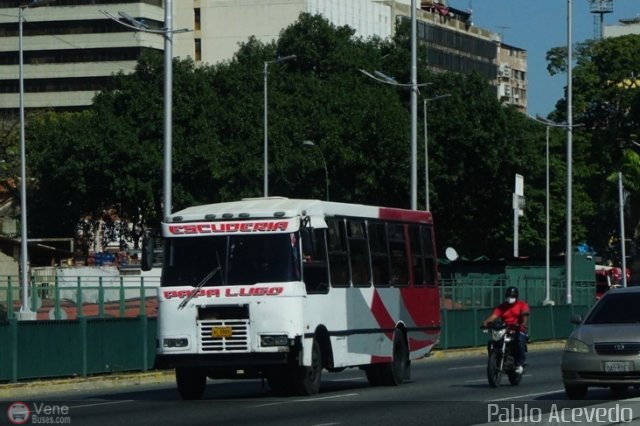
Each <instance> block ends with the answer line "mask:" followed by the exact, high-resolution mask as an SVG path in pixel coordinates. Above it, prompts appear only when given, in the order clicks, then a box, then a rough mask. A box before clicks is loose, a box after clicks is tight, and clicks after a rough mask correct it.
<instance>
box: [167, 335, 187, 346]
mask: <svg viewBox="0 0 640 426" xmlns="http://www.w3.org/2000/svg"><path fill="white" fill-rule="evenodd" d="M187 346H189V340H188V339H187V338H186V337H178V338H165V339H162V347H164V348H186V347H187Z"/></svg>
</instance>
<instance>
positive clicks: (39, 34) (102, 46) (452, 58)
mask: <svg viewBox="0 0 640 426" xmlns="http://www.w3.org/2000/svg"><path fill="white" fill-rule="evenodd" d="M22 1H23V0H0V111H2V110H7V109H17V108H18V102H19V93H18V71H19V66H18V42H19V37H18V6H19V5H20V4H22ZM43 3H44V2H43ZM417 4H418V6H419V10H418V11H417V19H418V34H417V36H418V40H419V42H420V43H426V44H427V51H428V54H427V58H426V62H427V64H428V66H429V67H430V68H431V69H432V70H435V71H453V72H471V71H477V72H479V73H481V74H483V75H485V76H486V77H487V78H488V80H489V81H491V82H492V84H494V86H495V87H496V96H498V97H499V99H501V100H502V101H503V102H505V103H507V104H512V105H515V106H516V107H518V108H519V109H521V110H523V111H524V110H525V109H526V98H527V96H526V91H527V82H526V75H527V74H526V51H524V50H522V49H519V48H516V47H513V46H508V45H505V44H503V43H502V42H501V41H500V36H499V35H498V34H496V33H493V32H491V31H488V30H485V29H482V28H478V27H476V26H474V25H473V23H472V21H471V18H472V15H471V11H463V10H458V9H455V8H453V7H449V6H447V4H446V1H445V0H417ZM410 5H411V0H174V1H173V8H174V11H173V28H174V29H176V28H188V29H192V30H193V31H190V32H185V33H179V34H175V35H174V43H173V46H174V48H173V53H174V56H176V57H182V58H186V57H191V58H193V59H194V60H195V61H196V63H208V64H214V63H217V62H220V61H224V60H230V59H231V58H232V57H233V54H234V53H235V52H236V51H237V49H238V45H239V43H241V42H245V41H247V40H248V38H249V37H250V36H255V37H256V38H257V39H258V40H261V41H263V42H265V43H268V42H271V41H272V40H276V39H277V38H278V36H279V33H280V31H282V30H283V29H284V28H286V27H287V26H288V25H290V24H292V23H293V22H295V21H296V19H297V18H298V17H299V15H300V13H303V12H306V13H310V14H320V15H322V16H324V17H325V18H327V19H328V20H329V21H331V22H332V23H333V24H335V25H349V26H350V27H352V28H354V29H355V31H356V35H357V36H360V37H363V38H367V37H371V36H374V35H375V36H378V37H381V38H387V37H390V36H392V35H393V34H394V32H395V29H396V26H397V23H398V22H399V21H400V20H402V19H408V18H409V17H410V15H411V7H410ZM163 6H164V1H163V0H146V1H130V0H118V1H117V2H116V1H114V0H55V1H54V2H50V3H47V4H43V5H42V6H40V7H29V8H25V9H24V15H25V20H24V29H23V42H24V43H23V51H24V67H23V70H24V81H25V86H24V87H25V106H26V108H47V107H51V108H67V109H71V108H82V107H84V106H87V105H89V104H90V103H91V101H92V98H93V96H94V95H95V93H96V92H97V91H99V90H100V89H101V88H102V87H104V85H105V84H106V82H107V81H108V80H109V78H110V76H111V75H112V74H114V73H117V72H120V71H122V72H125V73H126V72H131V71H132V70H133V69H134V67H135V64H136V61H137V59H138V57H139V55H140V53H141V52H142V51H143V50H144V49H155V50H159V51H162V50H163V48H164V45H163V38H162V35H159V34H152V33H145V32H136V31H135V30H133V29H131V28H127V27H125V26H123V25H121V24H119V23H117V22H114V21H113V20H112V19H110V18H109V17H108V16H107V15H106V14H105V13H104V12H108V13H111V14H112V15H114V16H118V13H119V12H124V13H126V14H127V15H128V16H131V17H133V18H135V19H137V20H141V21H143V22H144V23H145V24H146V25H148V26H149V27H151V28H156V29H160V28H162V26H163V20H164V10H163ZM507 70H510V76H508V75H507V74H508V72H507Z"/></svg>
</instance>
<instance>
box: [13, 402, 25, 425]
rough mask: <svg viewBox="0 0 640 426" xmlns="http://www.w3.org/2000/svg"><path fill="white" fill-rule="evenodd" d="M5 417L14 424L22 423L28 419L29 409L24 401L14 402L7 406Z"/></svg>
mask: <svg viewBox="0 0 640 426" xmlns="http://www.w3.org/2000/svg"><path fill="white" fill-rule="evenodd" d="M7 417H8V418H9V421H10V422H11V423H13V424H14V425H23V424H25V423H27V422H28V421H29V418H30V417H31V410H29V406H28V405H27V404H25V403H24V402H14V403H13V404H11V405H9V408H7Z"/></svg>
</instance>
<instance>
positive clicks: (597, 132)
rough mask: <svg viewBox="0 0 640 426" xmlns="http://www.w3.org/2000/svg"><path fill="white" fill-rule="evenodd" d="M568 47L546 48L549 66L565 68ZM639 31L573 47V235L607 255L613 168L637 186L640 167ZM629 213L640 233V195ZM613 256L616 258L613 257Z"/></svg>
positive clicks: (612, 224) (560, 113)
mask: <svg viewBox="0 0 640 426" xmlns="http://www.w3.org/2000/svg"><path fill="white" fill-rule="evenodd" d="M564 53H566V49H562V48H556V49H552V51H550V52H549V53H548V54H547V58H548V59H549V60H550V65H549V69H550V72H552V73H554V72H562V71H566V60H564V59H563V55H564ZM639 68H640V36H638V35H627V36H622V37H614V38H606V39H602V40H597V41H596V40H591V41H588V42H585V43H583V44H580V45H577V47H576V64H575V66H574V69H573V75H574V79H573V104H572V106H573V111H574V122H576V123H580V124H581V125H583V126H584V127H582V128H576V136H577V137H576V140H575V142H574V144H573V146H574V165H575V166H574V171H575V175H574V185H575V186H574V203H573V204H574V208H575V212H574V230H575V236H574V241H581V240H587V241H589V243H590V244H592V245H594V246H596V247H597V248H598V251H599V253H600V254H603V255H606V250H607V241H608V240H609V237H610V235H611V234H617V233H618V228H619V226H618V224H619V220H618V197H617V193H618V190H617V173H618V171H623V173H624V176H625V179H624V180H625V182H626V187H627V189H631V190H633V191H634V192H635V188H637V184H638V176H640V169H638V168H637V166H638V163H637V161H636V160H637V158H636V155H635V154H634V153H633V150H634V149H636V148H635V146H634V145H633V144H632V142H631V141H633V140H635V139H636V138H637V135H638V133H639V126H640V108H639V105H640V92H639V91H638V85H637V82H636V79H637V77H636V76H637V73H638V69H639ZM552 117H553V119H554V120H559V121H563V120H565V119H566V98H565V99H561V100H560V101H558V103H557V106H556V111H555V112H554V113H553V114H552ZM630 200H631V201H630V209H629V215H630V216H631V218H632V221H633V223H634V226H635V228H636V231H635V232H634V234H635V237H636V238H637V237H638V231H637V229H638V225H637V223H638V220H639V218H640V201H639V200H638V196H637V195H636V194H634V193H632V194H631V197H630ZM614 260H615V261H617V260H618V259H614Z"/></svg>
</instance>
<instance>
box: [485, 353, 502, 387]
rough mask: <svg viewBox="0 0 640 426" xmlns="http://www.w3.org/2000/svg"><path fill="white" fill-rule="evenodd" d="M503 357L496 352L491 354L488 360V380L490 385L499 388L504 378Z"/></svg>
mask: <svg viewBox="0 0 640 426" xmlns="http://www.w3.org/2000/svg"><path fill="white" fill-rule="evenodd" d="M500 362H501V357H499V356H498V354H497V353H496V352H491V353H490V354H489V361H488V362H487V380H488V381H489V386H491V387H492V388H497V387H498V386H500V380H501V379H502V369H501V368H500Z"/></svg>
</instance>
